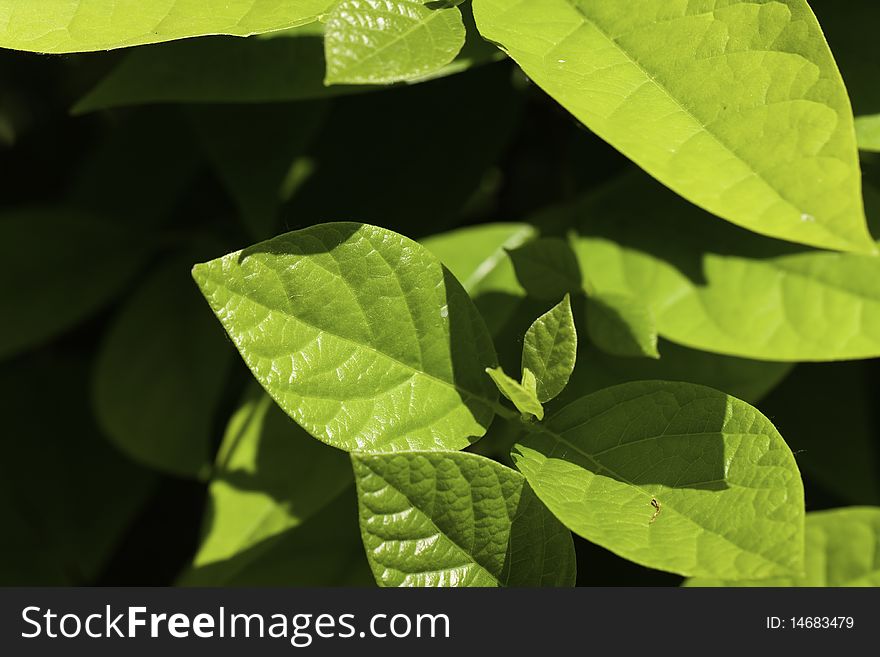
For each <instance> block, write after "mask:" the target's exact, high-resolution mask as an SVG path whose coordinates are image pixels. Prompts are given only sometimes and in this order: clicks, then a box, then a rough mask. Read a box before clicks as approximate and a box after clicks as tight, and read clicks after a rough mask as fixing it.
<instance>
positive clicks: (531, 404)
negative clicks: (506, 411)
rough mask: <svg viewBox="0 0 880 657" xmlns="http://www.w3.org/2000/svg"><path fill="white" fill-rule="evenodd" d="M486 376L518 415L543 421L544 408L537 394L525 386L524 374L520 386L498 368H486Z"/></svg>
mask: <svg viewBox="0 0 880 657" xmlns="http://www.w3.org/2000/svg"><path fill="white" fill-rule="evenodd" d="M486 374H488V375H489V377H490V378H491V379H492V381H494V382H495V385H496V386H498V390H500V391H501V394H502V395H504V396H505V397H507V398H508V399H509V400H510V401H511V402H513V405H514V406H516V408H517V410H518V411H519V412H520V413H523V414H524V415H527V414H531V415H534V416H535V417H536V418H538V419H539V420H543V419H544V407H543V406H541V402H539V401H538V397H537V392H536V391H535V390H534V389H530V388H529V387H527V386H526V385H525V382H526V376H525V374H524V375H523V383H522V384H521V383H519V382H518V381H516V380H515V379H511V378H510V377H509V376H507V374H505V373H504V370H503V369H501V368H500V367H496V368H494V369H492V368H488V367H487V368H486ZM531 380H532V381H533V380H534V375H532V379H531Z"/></svg>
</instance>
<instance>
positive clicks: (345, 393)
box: [193, 223, 498, 451]
mask: <svg viewBox="0 0 880 657" xmlns="http://www.w3.org/2000/svg"><path fill="white" fill-rule="evenodd" d="M193 276H194V277H195V279H196V281H197V282H198V284H199V286H200V287H201V289H202V292H203V294H204V295H205V297H206V298H207V299H208V302H209V303H210V305H211V307H212V308H213V310H214V312H215V313H216V314H217V316H218V318H219V319H220V321H221V322H222V323H223V326H224V328H226V331H227V332H228V333H229V335H230V337H231V338H232V340H233V342H234V343H235V345H236V346H237V347H238V350H239V351H240V352H241V354H242V357H243V358H244V360H245V362H246V363H247V364H248V366H249V367H250V368H251V371H252V372H253V373H254V375H255V376H256V377H257V379H258V380H259V381H260V383H261V384H262V385H263V387H264V388H266V390H267V391H268V392H269V394H271V395H272V397H273V398H274V399H275V401H276V402H278V405H279V406H281V408H282V409H284V411H285V412H287V413H288V414H289V415H290V416H291V417H293V418H294V419H295V420H296V421H297V422H298V423H299V424H300V425H301V426H302V427H304V428H305V429H306V430H307V431H308V432H309V433H311V434H312V435H314V436H315V437H317V438H319V439H320V440H323V441H325V442H327V443H329V444H331V445H333V446H335V447H339V448H342V449H345V450H354V449H360V450H384V451H394V450H401V449H414V448H421V449H438V448H441V449H461V448H463V447H466V446H467V445H468V444H469V443H471V442H473V441H474V440H475V439H476V438H479V437H480V436H482V435H483V434H484V433H485V431H486V428H487V427H488V426H489V423H490V422H491V421H492V418H493V416H494V410H493V409H494V405H495V404H496V402H497V398H498V393H497V391H496V390H495V388H494V386H493V385H492V382H491V381H490V380H489V378H488V377H487V376H486V375H485V373H484V370H485V368H486V367H491V366H494V365H495V351H494V348H493V346H492V340H491V338H490V337H489V334H488V331H487V330H486V326H485V323H484V322H483V320H482V318H481V317H480V316H479V314H478V312H477V310H476V308H475V307H474V305H473V303H472V302H471V300H470V298H469V297H468V296H467V293H466V292H465V291H464V290H463V289H462V288H461V285H460V284H459V283H458V281H456V280H455V278H454V277H453V276H452V275H451V274H450V273H449V272H448V270H446V269H445V268H444V267H443V266H442V265H441V264H440V262H439V261H438V260H437V259H436V258H435V257H434V256H433V255H431V254H430V253H429V252H428V251H427V250H426V249H425V248H424V247H422V246H420V245H419V244H417V243H415V242H412V241H411V240H409V239H406V238H404V237H402V236H400V235H398V234H396V233H392V232H390V231H388V230H385V229H382V228H376V227H373V226H368V225H363V224H354V223H331V224H323V225H320V226H314V227H312V228H307V229H304V230H300V231H296V232H292V233H287V234H286V235H282V236H280V237H277V238H275V239H273V240H270V241H268V242H262V243H260V244H257V245H256V246H253V247H251V248H249V249H246V250H244V251H239V252H236V253H232V254H230V255H227V256H225V257H223V258H219V259H217V260H214V261H212V262H209V263H207V264H203V265H197V266H196V267H195V269H194V270H193Z"/></svg>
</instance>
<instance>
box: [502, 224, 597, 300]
mask: <svg viewBox="0 0 880 657" xmlns="http://www.w3.org/2000/svg"><path fill="white" fill-rule="evenodd" d="M510 259H511V261H513V268H514V269H515V270H516V278H517V280H518V281H519V283H520V285H522V287H523V289H525V290H526V292H527V293H528V295H529V296H530V297H532V298H534V299H542V300H545V301H555V300H556V299H559V298H560V297H563V296H565V295H566V294H575V295H576V294H579V293H580V292H581V290H582V283H581V269H580V265H578V261H577V257H576V256H575V255H574V253H572V250H571V246H569V245H568V244H567V243H566V242H565V240H561V239H559V238H556V237H542V238H540V239H536V240H533V241H531V242H527V243H526V244H524V245H522V246H521V247H519V248H516V249H514V250H512V251H511V252H510Z"/></svg>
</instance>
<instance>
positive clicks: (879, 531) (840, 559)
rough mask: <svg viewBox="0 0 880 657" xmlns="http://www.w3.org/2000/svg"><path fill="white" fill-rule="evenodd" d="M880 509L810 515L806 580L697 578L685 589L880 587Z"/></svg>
mask: <svg viewBox="0 0 880 657" xmlns="http://www.w3.org/2000/svg"><path fill="white" fill-rule="evenodd" d="M878 552H880V508H877V507H851V508H846V509H836V510H834V511H819V512H816V513H808V514H807V526H806V556H805V559H804V562H805V567H804V571H805V572H804V575H803V576H802V577H784V578H783V577H778V578H773V579H763V580H745V581H743V580H737V581H725V580H721V579H707V578H702V577H700V578H693V579H689V580H687V581H686V582H685V586H761V587H780V586H829V587H841V586H880V565H878V564H877V561H876V559H875V558H874V555H876V554H877V553H878Z"/></svg>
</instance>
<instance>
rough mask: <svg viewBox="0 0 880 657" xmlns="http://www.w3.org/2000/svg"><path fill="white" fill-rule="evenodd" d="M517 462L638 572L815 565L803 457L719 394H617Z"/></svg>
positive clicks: (662, 388)
mask: <svg viewBox="0 0 880 657" xmlns="http://www.w3.org/2000/svg"><path fill="white" fill-rule="evenodd" d="M513 459H514V462H515V464H516V467H517V468H518V469H519V470H520V471H521V472H522V473H523V474H524V475H525V477H526V479H527V480H528V482H529V484H530V485H531V487H532V488H533V489H534V491H535V493H536V494H537V495H538V497H540V498H541V500H542V501H543V502H544V503H545V504H546V505H547V507H548V508H549V509H550V510H551V511H552V512H553V514H554V515H555V516H556V517H557V518H559V519H560V520H561V521H562V522H563V524H565V525H566V526H567V527H568V528H569V529H571V530H572V531H574V532H575V533H576V534H579V535H580V536H583V537H584V538H586V539H587V540H590V541H592V542H594V543H597V544H599V545H601V546H602V547H605V548H607V549H609V550H611V551H612V552H614V553H616V554H618V555H620V556H622V557H624V558H626V559H629V560H631V561H635V562H636V563H639V564H642V565H645V566H648V567H651V568H657V569H659V570H667V571H670V572H674V573H679V574H682V575H687V576H707V577H721V578H726V579H755V578H763V577H771V576H774V575H787V574H789V573H791V572H792V571H799V570H800V569H801V567H802V566H803V540H804V491H803V485H802V483H801V478H800V474H799V473H798V469H797V465H796V463H795V460H794V457H793V456H792V453H791V451H790V450H789V448H788V446H787V445H786V444H785V442H784V441H783V440H782V438H781V437H780V435H779V433H778V432H777V431H776V429H775V428H774V427H773V425H772V424H771V423H770V421H769V420H767V418H765V417H764V416H763V415H761V414H760V413H759V412H758V411H757V410H755V409H754V408H752V407H751V406H749V405H748V404H746V403H745V402H741V401H739V400H738V399H734V398H733V397H729V396H727V395H725V394H723V393H720V392H717V391H715V390H712V389H710V388H704V387H702V386H695V385H692V384H685V383H671V382H657V381H655V382H639V383H629V384H624V385H621V386H617V387H614V388H608V389H606V390H603V391H601V392H598V393H595V394H593V395H590V396H588V397H584V398H582V399H580V400H579V401H576V402H574V403H573V404H571V405H569V406H567V407H566V408H564V409H563V410H561V411H560V412H558V413H557V414H555V415H554V416H552V417H551V418H550V419H549V421H548V422H547V424H546V425H542V426H539V427H533V431H532V432H531V433H530V434H528V435H527V436H526V437H525V438H524V439H523V440H522V441H521V442H520V443H518V444H517V445H516V446H515V447H514V451H513Z"/></svg>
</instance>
